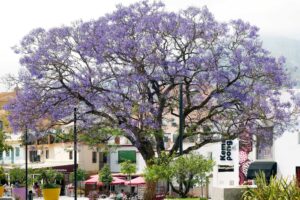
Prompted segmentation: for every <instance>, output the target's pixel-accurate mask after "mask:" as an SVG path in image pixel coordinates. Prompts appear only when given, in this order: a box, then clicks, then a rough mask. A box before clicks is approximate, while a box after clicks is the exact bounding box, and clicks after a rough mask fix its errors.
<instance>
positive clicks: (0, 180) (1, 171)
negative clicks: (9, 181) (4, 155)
mask: <svg viewBox="0 0 300 200" xmlns="http://www.w3.org/2000/svg"><path fill="white" fill-rule="evenodd" d="M5 182H6V176H5V173H4V169H3V167H2V166H0V186H1V185H2V184H4V183H5Z"/></svg>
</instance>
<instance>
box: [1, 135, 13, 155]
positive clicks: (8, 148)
mask: <svg viewBox="0 0 300 200" xmlns="http://www.w3.org/2000/svg"><path fill="white" fill-rule="evenodd" d="M6 139H7V136H6V135H5V133H4V132H3V131H2V130H0V152H3V151H10V150H11V149H12V147H11V146H10V145H7V144H5V140H6Z"/></svg>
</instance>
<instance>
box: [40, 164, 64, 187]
mask: <svg viewBox="0 0 300 200" xmlns="http://www.w3.org/2000/svg"><path fill="white" fill-rule="evenodd" d="M36 173H38V174H39V176H38V180H42V181H43V188H58V187H60V186H59V185H57V184H56V183H57V181H61V180H62V179H63V174H62V173H60V172H58V171H56V170H54V169H51V168H49V169H38V170H37V171H36Z"/></svg>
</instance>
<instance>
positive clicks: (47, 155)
mask: <svg viewBox="0 0 300 200" xmlns="http://www.w3.org/2000/svg"><path fill="white" fill-rule="evenodd" d="M46 159H49V150H48V149H47V150H46Z"/></svg>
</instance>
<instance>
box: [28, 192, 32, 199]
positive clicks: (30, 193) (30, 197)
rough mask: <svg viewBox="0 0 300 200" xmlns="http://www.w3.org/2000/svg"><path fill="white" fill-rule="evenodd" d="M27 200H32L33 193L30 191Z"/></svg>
mask: <svg viewBox="0 0 300 200" xmlns="http://www.w3.org/2000/svg"><path fill="white" fill-rule="evenodd" d="M28 200H33V193H32V190H30V191H29V194H28Z"/></svg>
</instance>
